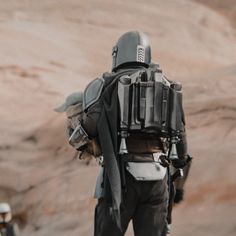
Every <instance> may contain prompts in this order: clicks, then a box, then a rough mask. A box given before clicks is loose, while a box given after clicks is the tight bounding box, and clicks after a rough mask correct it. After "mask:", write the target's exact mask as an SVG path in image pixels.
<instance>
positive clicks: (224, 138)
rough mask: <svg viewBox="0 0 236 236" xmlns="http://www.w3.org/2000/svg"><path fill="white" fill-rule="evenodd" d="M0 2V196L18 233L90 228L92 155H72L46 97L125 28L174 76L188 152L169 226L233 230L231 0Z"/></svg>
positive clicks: (66, 86)
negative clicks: (87, 158) (142, 37)
mask: <svg viewBox="0 0 236 236" xmlns="http://www.w3.org/2000/svg"><path fill="white" fill-rule="evenodd" d="M0 3H1V4H0V119H1V120H0V121H1V122H0V133H1V136H0V202H1V201H7V202H9V203H10V204H11V206H12V208H13V213H14V219H15V220H16V221H17V222H18V223H19V224H20V227H21V232H22V235H24V236H28V235H34V236H48V235H57V236H60V235H70V236H75V235H76V236H78V235H79V236H88V235H92V234H93V209H94V206H95V204H96V201H95V200H94V199H93V191H94V185H95V181H96V175H97V171H98V164H97V163H96V161H94V160H93V161H92V162H91V163H90V165H87V164H86V162H84V161H76V160H75V161H74V160H73V155H74V151H73V149H72V148H71V147H69V145H68V144H67V140H66V136H65V127H64V120H65V117H64V114H57V113H55V112H54V111H53V109H54V108H55V107H56V106H58V105H60V104H61V103H62V102H63V100H64V98H65V97H66V96H67V95H69V94H70V93H72V92H74V91H80V90H83V89H84V88H85V86H86V84H87V83H89V81H91V80H92V79H94V78H96V77H97V76H99V75H101V74H102V73H103V72H104V71H109V70H110V68H111V49H112V46H113V45H114V43H115V42H116V40H117V38H118V37H119V36H120V35H121V34H123V33H124V32H126V31H129V30H141V31H144V32H145V33H146V34H147V35H148V36H149V38H150V41H151V45H152V51H153V61H155V62H158V63H160V65H161V67H162V68H163V71H164V73H165V74H166V75H167V77H169V78H170V79H173V80H177V81H180V82H182V84H183V87H184V107H185V111H186V120H187V133H188V142H189V144H188V146H189V152H190V153H191V154H192V155H193V156H194V164H193V167H192V170H191V173H190V176H189V180H188V182H187V186H186V189H185V191H186V195H185V201H184V202H183V203H181V204H180V205H178V206H176V207H175V209H174V219H173V226H172V234H171V235H175V236H180V235H181V236H185V235H186V236H187V235H193V236H203V235H204V236H205V235H206V236H211V235H214V236H222V235H224V236H231V235H234V234H235V233H236V226H235V220H236V213H235V212H236V179H235V170H236V167H235V166H236V151H235V145H236V142H235V140H236V95H235V94H236V80H235V77H236V64H235V61H236V36H235V28H234V21H233V19H235V11H236V10H235V8H236V2H235V1H233V0H227V1H214V0H206V1H201V0H197V1H191V0H166V1H161V0H148V1H142V0H138V1H137V0H136V1H135V0H130V1H123V0H119V1H109V0H98V1H92V0H87V1H76V0H67V1H63V0H44V1H36V0H21V1H20V0H8V1H4V0H0ZM202 3H204V4H202ZM126 235H127V236H131V235H133V233H132V227H130V228H129V230H128V232H127V234H126Z"/></svg>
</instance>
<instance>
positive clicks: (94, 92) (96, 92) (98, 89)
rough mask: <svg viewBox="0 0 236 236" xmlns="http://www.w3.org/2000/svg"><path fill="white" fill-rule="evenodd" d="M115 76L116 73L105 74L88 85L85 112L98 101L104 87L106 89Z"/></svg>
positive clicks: (84, 99) (84, 101) (84, 103)
mask: <svg viewBox="0 0 236 236" xmlns="http://www.w3.org/2000/svg"><path fill="white" fill-rule="evenodd" d="M115 76H116V74H115V73H110V72H105V73H103V74H102V75H101V76H100V77H98V78H96V79H94V80H92V81H91V82H90V83H89V84H88V85H87V87H86V88H85V90H84V95H83V110H86V109H88V108H89V107H90V106H91V105H92V104H94V103H95V102H97V101H98V99H99V98H100V96H101V94H102V91H103V89H104V87H106V86H107V85H108V84H109V83H110V82H111V81H112V80H113V79H114V77H115Z"/></svg>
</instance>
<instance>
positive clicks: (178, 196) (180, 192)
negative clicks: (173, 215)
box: [174, 188, 184, 203]
mask: <svg viewBox="0 0 236 236" xmlns="http://www.w3.org/2000/svg"><path fill="white" fill-rule="evenodd" d="M183 199H184V190H183V189H178V188H177V189H176V191H175V197H174V203H180V202H181V201H182V200H183Z"/></svg>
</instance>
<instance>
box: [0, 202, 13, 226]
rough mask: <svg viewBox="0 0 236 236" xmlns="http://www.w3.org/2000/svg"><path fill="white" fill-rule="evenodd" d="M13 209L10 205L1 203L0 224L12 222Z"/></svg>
mask: <svg viewBox="0 0 236 236" xmlns="http://www.w3.org/2000/svg"><path fill="white" fill-rule="evenodd" d="M11 218H12V215H11V208H10V206H9V204H8V203H0V223H7V222H9V221H10V220H11Z"/></svg>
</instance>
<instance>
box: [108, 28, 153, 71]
mask: <svg viewBox="0 0 236 236" xmlns="http://www.w3.org/2000/svg"><path fill="white" fill-rule="evenodd" d="M112 58H113V62H112V71H115V70H116V69H118V67H119V68H120V67H121V66H123V65H126V64H127V63H128V64H130V63H135V64H137V63H138V64H141V65H144V66H148V65H149V64H150V62H151V48H150V45H149V41H148V38H147V36H146V35H145V34H144V33H142V32H138V31H131V32H127V33H125V34H123V35H122V36H121V37H120V38H119V39H118V41H117V43H116V45H115V46H114V47H113V50H112Z"/></svg>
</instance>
